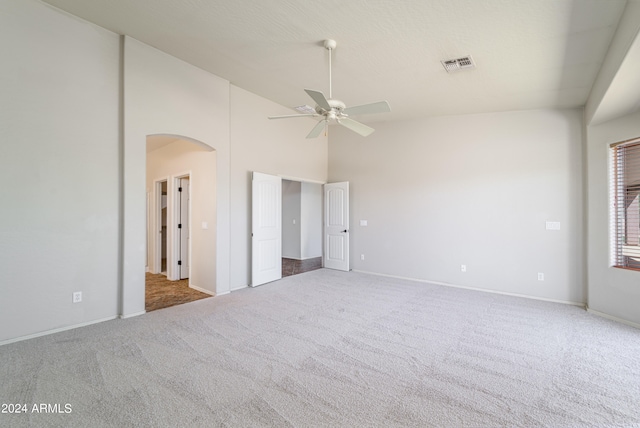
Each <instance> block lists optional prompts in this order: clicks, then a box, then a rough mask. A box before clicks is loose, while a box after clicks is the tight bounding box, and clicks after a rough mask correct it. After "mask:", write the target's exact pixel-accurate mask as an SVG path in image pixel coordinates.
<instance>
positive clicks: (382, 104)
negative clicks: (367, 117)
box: [342, 101, 391, 115]
mask: <svg viewBox="0 0 640 428" xmlns="http://www.w3.org/2000/svg"><path fill="white" fill-rule="evenodd" d="M390 111H391V107H389V103H388V102H386V101H378V102H377V103H371V104H362V105H359V106H353V107H347V108H346V109H344V110H342V112H343V113H346V114H348V115H355V114H374V113H389V112H390Z"/></svg>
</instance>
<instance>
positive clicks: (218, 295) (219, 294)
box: [216, 291, 231, 297]
mask: <svg viewBox="0 0 640 428" xmlns="http://www.w3.org/2000/svg"><path fill="white" fill-rule="evenodd" d="M230 293H231V291H223V292H222V293H218V294H216V297H220V296H224V295H225V294H230Z"/></svg>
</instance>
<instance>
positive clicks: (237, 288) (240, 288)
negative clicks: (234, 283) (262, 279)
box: [229, 285, 249, 292]
mask: <svg viewBox="0 0 640 428" xmlns="http://www.w3.org/2000/svg"><path fill="white" fill-rule="evenodd" d="M244 288H249V286H248V285H241V286H240V287H236V288H232V289H231V290H229V291H230V292H231V291H238V290H242V289H244Z"/></svg>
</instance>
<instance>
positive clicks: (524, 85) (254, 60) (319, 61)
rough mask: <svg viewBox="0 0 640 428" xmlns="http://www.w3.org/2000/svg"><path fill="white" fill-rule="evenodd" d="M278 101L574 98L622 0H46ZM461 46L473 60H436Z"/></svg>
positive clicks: (482, 106)
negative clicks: (316, 96) (456, 68)
mask: <svg viewBox="0 0 640 428" xmlns="http://www.w3.org/2000/svg"><path fill="white" fill-rule="evenodd" d="M46 2H47V3H49V4H51V5H54V6H56V7H58V8H60V9H63V10H65V11H67V12H69V13H71V14H73V15H76V16H79V17H81V18H84V19H86V20H88V21H91V22H94V23H96V24H98V25H100V26H102V27H104V28H107V29H109V30H111V31H114V32H116V33H119V34H126V35H129V36H131V37H133V38H135V39H138V40H140V41H142V42H144V43H146V44H149V45H151V46H154V47H156V48H158V49H160V50H162V51H164V52H167V53H169V54H171V55H173V56H175V57H178V58H180V59H182V60H184V61H187V62H189V63H191V64H194V65H196V66H198V67H201V68H203V69H205V70H208V71H210V72H211V73H213V74H216V75H218V76H220V77H223V78H225V79H227V80H229V81H231V83H233V84H234V85H236V86H239V87H241V88H244V89H246V90H248V91H250V92H253V93H255V94H258V95H261V96H263V97H265V98H268V99H270V100H273V101H275V102H277V103H279V104H282V105H285V106H290V107H293V106H296V105H301V104H313V102H312V101H311V100H310V99H309V97H308V96H307V95H306V94H305V93H304V91H303V88H313V89H316V90H320V91H324V92H325V93H327V92H328V78H327V66H328V61H327V51H326V50H325V49H324V48H323V47H322V41H323V40H324V39H327V38H332V39H335V40H336V41H337V43H338V46H337V48H336V50H335V51H334V60H333V96H334V97H335V98H339V99H341V100H342V101H344V102H345V103H346V104H347V105H356V104H364V103H368V102H373V101H378V100H381V99H386V100H388V101H389V104H390V105H391V108H392V113H390V114H385V115H373V116H368V117H367V118H366V120H364V119H365V118H364V117H363V118H362V119H363V121H365V122H366V121H376V120H397V119H407V118H416V117H424V116H431V115H445V114H464V113H479V112H488V111H504V110H522V109H533V108H545V107H578V106H583V105H584V104H585V102H586V100H587V97H588V95H589V92H590V90H591V87H592V85H593V83H594V80H595V78H596V75H597V74H598V71H599V70H600V67H601V64H602V62H603V59H604V57H605V54H606V52H607V48H608V47H609V44H610V42H611V39H612V36H613V34H614V32H615V30H616V27H617V25H618V22H619V20H620V17H621V15H622V12H623V9H624V7H625V4H626V0H405V1H402V0H396V1H384V0H322V1H318V0H316V1H307V0H278V1H256V0H224V1H223V0H46ZM467 54H470V55H472V56H473V58H474V60H475V62H476V65H477V68H476V69H474V70H469V71H462V72H458V73H454V74H448V73H447V72H446V71H445V70H444V68H443V66H442V65H441V63H440V61H441V60H445V59H450V58H456V57H460V56H463V55H467Z"/></svg>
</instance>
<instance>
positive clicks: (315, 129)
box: [307, 120, 327, 138]
mask: <svg viewBox="0 0 640 428" xmlns="http://www.w3.org/2000/svg"><path fill="white" fill-rule="evenodd" d="M325 126H327V121H326V120H321V121H320V122H318V123H317V124H316V126H314V127H313V129H312V130H311V132H309V135H307V138H316V137H317V136H318V135H320V134H322V131H324V127H325Z"/></svg>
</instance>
